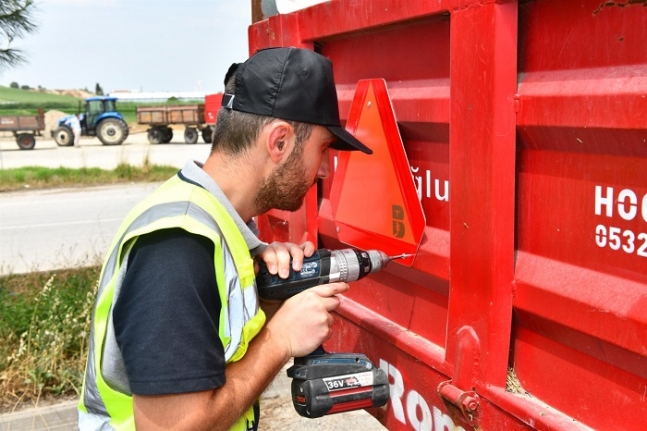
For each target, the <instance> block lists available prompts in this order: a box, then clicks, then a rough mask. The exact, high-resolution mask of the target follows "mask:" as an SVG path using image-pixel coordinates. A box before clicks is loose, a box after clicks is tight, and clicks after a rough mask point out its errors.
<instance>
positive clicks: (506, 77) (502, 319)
mask: <svg viewBox="0 0 647 431" xmlns="http://www.w3.org/2000/svg"><path fill="white" fill-rule="evenodd" d="M451 28H452V33H451V47H450V50H451V52H452V58H451V60H452V61H451V74H450V79H451V83H452V85H451V93H450V103H451V105H450V106H451V116H450V159H449V162H450V184H451V193H450V202H451V204H450V205H451V214H450V226H451V242H450V246H451V256H450V266H451V271H452V277H451V293H450V304H449V306H450V308H449V323H448V332H449V336H448V340H447V357H448V360H449V361H450V362H456V361H458V360H459V359H462V360H463V361H467V362H468V363H466V364H464V366H465V367H470V370H469V372H467V371H465V373H466V374H467V375H466V376H465V378H461V379H460V381H459V382H456V386H458V387H459V388H461V389H463V390H469V389H471V388H474V387H479V386H481V385H482V384H483V383H485V382H487V384H495V385H497V386H504V385H505V383H504V382H505V377H506V372H507V362H508V346H509V339H510V338H509V336H510V319H511V316H512V295H511V290H512V289H511V286H512V278H513V276H512V272H513V247H514V243H513V233H514V232H513V229H512V227H513V226H514V162H515V118H514V110H513V101H514V94H515V92H516V64H515V62H514V61H509V60H510V59H511V58H514V55H515V53H516V48H517V46H516V38H515V35H516V32H517V5H516V4H515V3H509V4H502V5H498V4H490V5H484V6H482V7H479V8H478V9H465V10H463V11H459V12H456V13H454V14H452V25H451ZM477 89H478V90H477ZM463 327H470V328H472V329H473V330H474V331H475V332H476V336H477V338H478V342H479V344H480V348H481V350H480V352H479V354H478V355H477V357H473V358H470V357H467V358H460V356H461V354H462V353H464V352H461V351H460V350H458V345H459V344H458V343H459V339H458V338H457V335H458V332H459V331H460V330H461V328H463ZM457 377H461V376H455V378H457Z"/></svg>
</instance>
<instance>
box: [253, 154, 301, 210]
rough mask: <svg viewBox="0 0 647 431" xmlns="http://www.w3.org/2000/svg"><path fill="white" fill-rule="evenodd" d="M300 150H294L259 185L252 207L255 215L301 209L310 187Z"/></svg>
mask: <svg viewBox="0 0 647 431" xmlns="http://www.w3.org/2000/svg"><path fill="white" fill-rule="evenodd" d="M302 152H303V151H302V149H301V148H298V147H297V149H295V150H294V151H293V152H292V154H290V157H289V158H288V160H287V161H286V162H285V164H284V165H283V166H280V167H279V168H277V169H276V170H275V171H274V172H272V173H271V174H270V177H269V178H268V179H267V180H265V182H264V183H263V184H262V185H261V187H260V188H259V190H258V192H257V193H256V197H255V198H254V206H255V208H256V211H255V212H256V214H263V213H266V212H267V211H269V210H271V209H273V208H274V209H279V210H284V211H296V210H298V209H299V208H301V205H302V204H303V198H304V197H305V195H306V193H307V192H308V190H309V189H310V187H311V186H312V184H310V183H308V182H307V179H306V170H305V167H304V166H303V161H302V159H301V153H302Z"/></svg>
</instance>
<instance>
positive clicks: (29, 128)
mask: <svg viewBox="0 0 647 431" xmlns="http://www.w3.org/2000/svg"><path fill="white" fill-rule="evenodd" d="M43 130H45V114H44V113H43V110H42V109H38V114H37V115H0V132H11V133H13V135H14V137H15V138H16V143H17V144H18V147H19V148H20V149H21V150H33V149H34V147H35V146H36V136H41V132H42V131H43Z"/></svg>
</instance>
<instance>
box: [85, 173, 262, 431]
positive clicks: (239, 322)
mask: <svg viewBox="0 0 647 431" xmlns="http://www.w3.org/2000/svg"><path fill="white" fill-rule="evenodd" d="M168 228H182V229H184V230H186V231H188V232H190V233H193V234H197V235H202V236H204V237H206V238H209V239H210V240H211V241H212V242H213V244H214V251H215V254H214V269H215V274H216V283H217V285H218V291H219V296H220V301H221V304H222V308H221V312H220V321H219V331H220V332H219V337H220V340H221V341H222V345H223V347H224V351H225V361H226V363H230V362H235V361H238V360H240V359H241V358H242V357H243V355H245V352H246V351H247V347H248V345H249V343H250V342H251V340H252V339H253V338H254V337H255V336H256V335H257V334H258V333H259V332H260V330H261V328H262V327H263V325H264V324H265V314H264V313H263V311H262V310H261V309H260V307H259V302H258V296H257V294H256V288H255V284H254V283H255V281H254V264H253V260H252V258H251V256H250V253H249V249H248V247H247V244H246V242H245V240H244V238H243V236H242V234H241V233H240V231H239V230H238V228H237V227H236V224H235V222H234V220H233V219H232V218H231V216H230V215H229V213H228V212H227V210H226V209H225V208H224V207H223V205H222V204H221V203H220V202H219V201H218V200H217V199H216V198H215V197H214V196H213V195H212V194H211V193H209V192H208V191H207V190H205V189H203V188H201V187H198V186H195V185H192V184H189V183H188V182H186V181H183V180H181V179H180V178H179V177H178V176H177V175H176V176H174V177H173V178H171V179H170V180H168V181H167V182H165V183H164V184H162V185H161V186H160V187H159V188H158V189H157V190H156V191H155V192H154V193H153V194H152V195H150V196H149V197H148V198H146V199H145V200H143V201H142V202H141V203H140V204H139V205H138V206H136V207H135V208H134V209H133V210H132V211H131V212H130V213H129V214H128V216H126V218H125V220H124V221H123V223H122V225H121V227H120V228H119V231H118V233H117V235H116V236H115V239H114V240H113V243H112V245H111V247H110V252H109V253H108V255H107V257H106V260H105V262H104V264H103V269H102V270H101V277H100V281H99V290H98V293H97V302H96V305H95V309H94V316H93V317H94V318H93V322H92V328H91V332H90V347H89V355H88V361H87V364H86V370H85V378H84V380H83V392H82V395H81V399H80V401H79V406H78V408H79V428H80V429H81V430H86V429H97V430H98V429H101V430H134V429H135V420H134V417H133V399H132V394H131V392H130V386H129V383H128V378H127V375H126V371H125V366H124V362H123V357H122V355H121V351H120V350H119V347H118V346H117V342H116V338H115V332H114V326H113V321H112V310H113V306H114V304H115V303H116V302H117V298H118V296H119V292H120V290H121V284H122V282H123V279H124V276H125V274H126V269H127V266H128V253H129V251H130V249H131V248H132V246H133V244H134V243H135V241H136V239H137V238H138V237H139V236H141V235H144V234H147V233H150V232H153V231H156V230H161V229H168ZM254 421H255V418H254V411H253V407H250V409H249V410H247V411H246V412H245V414H244V415H243V416H242V417H241V418H239V419H238V420H237V421H236V423H235V424H234V426H233V427H232V428H231V429H232V430H248V429H250V427H251V426H252V425H253V423H254Z"/></svg>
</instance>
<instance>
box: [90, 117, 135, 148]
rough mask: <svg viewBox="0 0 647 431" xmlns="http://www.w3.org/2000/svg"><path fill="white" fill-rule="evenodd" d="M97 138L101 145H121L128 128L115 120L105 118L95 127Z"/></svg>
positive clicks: (126, 135)
mask: <svg viewBox="0 0 647 431" xmlns="http://www.w3.org/2000/svg"><path fill="white" fill-rule="evenodd" d="M97 137H98V138H99V140H100V141H101V143H102V144H103V145H121V144H123V142H124V141H125V140H126V138H127V137H128V126H127V125H126V123H124V122H123V121H121V120H118V119H116V118H107V119H105V120H103V121H102V122H100V123H99V124H98V125H97Z"/></svg>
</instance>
